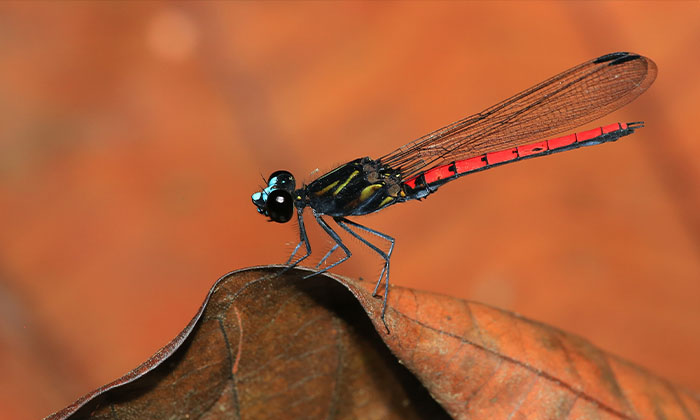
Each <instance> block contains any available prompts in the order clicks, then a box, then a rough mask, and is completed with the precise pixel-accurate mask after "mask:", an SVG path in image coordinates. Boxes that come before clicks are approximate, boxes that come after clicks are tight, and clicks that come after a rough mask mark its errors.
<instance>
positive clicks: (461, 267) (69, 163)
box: [0, 2, 700, 419]
mask: <svg viewBox="0 0 700 420" xmlns="http://www.w3.org/2000/svg"><path fill="white" fill-rule="evenodd" d="M698 22H700V3H697V2H682V3H670V2H658V3H653V2H645V3H638V2H613V3H606V2H593V3H588V2H581V3H578V2H557V3H554V2H535V3H521V2H500V3H479V2H467V3H449V2H448V3H423V2H414V3H399V2H390V3H342V2H333V3H313V2H312V3H275V2H269V3H225V2H217V3H180V2H178V3H168V2H166V3H160V2H148V3H133V2H125V3H117V2H95V3H88V2H72V3H48V2H47V3H2V4H1V5H0V56H1V59H0V62H1V63H2V65H0V211H1V214H2V217H0V224H1V225H0V372H2V374H0V389H1V392H0V409H1V410H2V412H3V415H2V417H3V418H8V419H10V418H12V419H32V418H40V417H43V416H45V415H48V414H49V413H51V412H52V411H55V410H58V409H60V408H62V407H63V406H65V405H67V404H68V403H70V402H72V401H73V400H74V399H76V398H77V397H79V396H80V395H82V394H84V393H86V392H88V391H90V390H91V389H93V388H96V387H98V386H99V385H102V384H104V383H107V382H109V381H111V380H113V379H115V378H117V377H118V376H120V375H122V374H123V373H125V372H127V371H129V370H130V369H132V368H134V367H135V366H137V365H138V364H139V363H141V362H142V361H144V360H146V359H147V358H148V357H149V356H150V355H151V354H152V353H154V352H155V351H156V350H157V349H158V348H159V347H161V346H162V345H164V344H166V343H167V342H168V341H169V340H170V339H171V338H173V337H174V336H175V335H176V334H177V333H178V332H179V331H180V330H181V329H182V328H183V327H184V326H185V324H186V323H187V322H188V321H189V320H190V318H191V317H192V316H193V315H194V313H195V311H196V310H197V308H198V307H199V305H200V304H201V302H202V299H203V298H204V296H205V295H206V293H207V292H208V290H209V288H210V286H211V285H212V284H213V283H214V281H215V280H216V279H217V278H218V277H219V276H221V275H223V274H225V273H226V272H228V271H231V270H234V269H240V268H244V267H249V266H254V265H263V264H272V263H281V262H284V261H285V260H286V258H287V256H288V254H289V252H290V251H291V249H292V248H293V246H294V245H295V244H296V240H297V238H298V237H297V233H296V230H295V225H294V224H292V223H290V224H287V225H279V224H275V223H268V222H267V221H266V220H265V218H264V217H262V216H260V215H258V214H257V212H256V211H255V209H254V207H253V205H252V204H251V202H250V195H251V194H252V193H253V192H255V191H257V190H258V189H259V187H260V186H261V185H262V183H263V180H262V176H264V177H267V176H268V175H269V174H270V173H271V172H272V171H274V170H277V169H288V170H290V171H291V172H292V173H294V174H295V175H296V176H297V179H298V180H299V182H301V181H306V182H309V181H310V180H312V179H313V178H314V176H315V175H313V174H312V172H313V171H314V170H316V169H318V170H320V171H321V173H322V172H325V171H327V170H330V169H332V168H333V167H334V166H335V165H338V164H341V163H344V162H346V161H349V160H351V159H354V158H356V157H361V156H366V155H369V156H371V157H378V156H380V155H381V154H384V153H386V152H389V151H391V150H393V149H394V148H396V147H397V146H399V145H401V144H403V143H406V142H408V141H410V140H412V139H414V138H416V137H419V136H421V135H423V134H425V133H427V132H429V131H432V130H434V129H436V128H439V127H441V126H443V125H445V124H447V123H450V122H452V121H454V120H457V119H459V118H461V117H464V116H466V115H469V114H472V113H475V112H478V111H481V110H482V109H483V108H486V107H487V106H490V105H492V104H494V103H496V102H497V101H500V100H502V99H504V98H506V97H507V96H510V95H512V94H515V93H517V92H518V91H520V90H523V89H525V88H527V87H529V86H531V85H533V84H535V83H537V82H540V81H542V80H544V79H545V78H548V77H550V76H552V75H554V74H556V73H558V72H560V71H563V70H565V69H567V68H569V67H572V66H574V65H576V64H579V63H581V62H583V61H586V60H588V59H591V58H594V57H596V56H599V55H602V54H605V53H609V52H613V51H621V50H622V51H633V52H637V53H640V54H643V55H647V56H649V57H651V58H652V59H653V60H655V61H656V63H657V65H658V67H659V75H658V78H657V81H656V83H655V84H654V85H653V86H652V87H651V89H650V90H649V91H648V92H647V93H646V94H644V95H642V96H641V97H640V98H639V99H638V100H637V101H635V102H634V103H632V104H630V105H629V106H627V107H625V108H624V109H623V110H620V111H618V112H616V113H614V114H613V115H611V116H609V117H606V118H605V119H603V120H600V121H597V122H595V123H592V124H589V125H588V126H586V127H582V129H585V128H592V127H596V126H600V125H605V124H609V123H613V122H617V121H622V122H627V121H638V120H643V121H645V122H646V124H647V126H646V128H644V129H642V130H639V131H638V132H637V133H635V134H634V135H633V136H631V137H626V138H624V139H623V140H621V141H619V142H617V143H615V144H612V145H605V146H600V147H593V148H586V149H582V150H579V151H575V152H570V153H563V154H558V155H555V156H552V157H548V158H543V159H533V160H529V161H526V162H522V163H518V164H514V165H507V166H505V167H503V168H499V169H494V170H492V171H488V172H484V173H479V174H474V175H472V176H468V177H465V178H463V179H461V180H460V181H458V182H454V183H451V184H450V185H448V186H445V187H443V188H442V189H441V190H440V193H438V194H435V195H433V196H431V197H430V198H429V199H428V200H425V201H423V202H421V203H418V202H412V203H408V204H404V205H401V206H395V207H391V208H390V209H388V210H385V211H382V212H380V213H377V214H375V215H371V216H366V217H363V218H361V219H359V220H358V221H359V222H361V223H363V224H366V225H368V226H370V227H373V228H375V229H377V230H379V231H382V232H386V233H388V234H390V235H392V236H395V237H396V238H397V246H396V249H395V253H394V257H393V259H392V271H391V274H392V281H393V283H394V284H396V285H401V286H407V287H413V288H420V289H424V290H431V291H435V292H440V293H444V294H450V295H454V296H458V297H461V298H465V299H471V300H476V301H481V302H485V303H489V304H492V305H495V306H498V307H501V308H504V309H508V310H511V311H516V312H518V313H520V314H522V315H524V316H526V317H529V318H533V319H536V320H539V321H542V322H545V323H548V324H551V325H554V326H556V327H559V328H562V329H565V330H568V331H571V332H574V333H576V334H579V335H581V336H584V337H586V338H588V339H590V340H591V341H592V342H593V343H595V344H596V345H598V346H600V347H601V348H603V349H606V350H608V351H611V352H613V353H615V354H618V355H620V356H623V357H625V358H627V359H628V360H630V361H632V362H635V363H638V364H641V365H642V366H645V367H647V368H648V369H650V370H651V371H653V372H655V373H657V374H659V375H661V376H663V377H665V378H668V379H669V380H671V381H672V382H675V383H678V384H680V385H683V386H685V387H688V388H689V389H691V390H694V391H700V357H698V355H700V258H699V251H700V188H699V186H700V185H699V182H698V181H699V180H700V166H699V165H698V159H699V158H700V142H699V141H698V139H697V137H698V135H697V131H698V128H697V117H698V109H699V108H700V99H699V98H700V78H699V76H698V69H699V68H700V54H698V47H697V46H698V44H699V43H700V26H699V25H698ZM313 225H315V223H313V221H312V220H311V219H310V218H309V219H307V226H309V227H310V228H311V236H312V245H313V246H314V250H315V256H316V257H317V258H318V257H320V256H321V255H323V251H325V250H327V249H328V248H329V246H330V242H329V240H328V239H326V238H325V237H323V236H321V235H320V233H319V231H318V229H317V228H316V227H314V226H313ZM347 242H348V243H349V244H350V246H351V249H352V250H353V251H354V256H353V258H352V259H351V260H350V261H348V262H347V263H345V264H343V265H342V266H341V267H338V269H337V270H335V272H337V273H340V274H345V275H349V276H353V277H363V278H367V279H375V278H376V276H378V275H379V272H380V269H381V262H380V260H379V258H377V257H376V255H374V254H373V253H371V252H370V251H367V250H365V249H363V248H362V247H361V246H360V244H359V242H357V241H354V240H352V239H348V240H347Z"/></svg>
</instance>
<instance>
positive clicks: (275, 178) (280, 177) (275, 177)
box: [267, 171, 296, 193]
mask: <svg viewBox="0 0 700 420" xmlns="http://www.w3.org/2000/svg"><path fill="white" fill-rule="evenodd" d="M267 186H268V187H274V188H275V189H277V190H287V191H289V192H290V193H291V192H293V191H294V188H296V181H295V180H294V175H292V174H291V173H290V172H288V171H275V172H273V173H272V175H270V177H269V178H268V179H267Z"/></svg>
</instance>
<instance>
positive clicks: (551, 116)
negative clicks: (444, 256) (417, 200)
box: [379, 52, 656, 179]
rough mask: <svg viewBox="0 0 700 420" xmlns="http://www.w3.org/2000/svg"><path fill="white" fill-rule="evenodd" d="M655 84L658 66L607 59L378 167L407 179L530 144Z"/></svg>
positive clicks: (428, 138)
mask: <svg viewBox="0 0 700 420" xmlns="http://www.w3.org/2000/svg"><path fill="white" fill-rule="evenodd" d="M655 78H656V64H654V62H653V61H651V60H650V59H648V58H646V57H643V56H640V55H637V54H634V53H627V52H618V53H612V54H607V55H604V56H601V57H598V58H596V59H594V60H590V61H587V62H585V63H583V64H580V65H578V66H576V67H574V68H572V69H569V70H567V71H565V72H563V73H561V74H559V75H557V76H554V77H552V78H550V79H548V80H545V81H544V82H542V83H540V84H538V85H535V86H533V87H531V88H530V89H527V90H525V91H523V92H520V93H519V94H517V95H515V96H513V97H511V98H509V99H506V100H505V101H503V102H500V103H498V104H496V105H494V106H492V107H490V108H487V109H486V110H484V111H482V112H480V113H478V114H475V115H472V116H469V117H466V118H464V119H461V120H459V121H456V122H454V123H452V124H450V125H448V126H446V127H443V128H441V129H439V130H436V131H434V132H432V133H430V134H426V135H425V136H423V137H421V138H419V139H417V140H415V141H412V142H411V143H408V144H406V145H405V146H402V147H400V148H398V149H396V150H394V151H393V152H391V153H389V154H387V155H385V156H382V157H381V158H379V161H380V162H381V163H382V164H385V165H388V166H391V167H392V168H394V169H398V170H400V171H401V175H402V177H403V178H404V179H406V178H409V177H411V176H413V175H415V174H416V173H418V172H420V171H421V170H423V169H425V168H427V167H433V166H437V165H442V164H445V163H449V162H451V161H454V160H461V159H467V158H470V157H474V156H479V155H482V154H484V153H488V152H493V151H497V150H502V149H507V148H511V147H516V146H519V145H523V144H527V143H530V142H532V141H535V140H539V139H542V138H545V137H550V136H553V135H554V134H558V133H562V132H564V131H569V130H571V129H572V128H575V127H578V126H580V125H582V124H585V123H587V122H590V121H593V120H595V119H597V118H600V117H602V116H604V115H606V114H609V113H611V112H613V111H614V110H616V109H618V108H620V107H622V106H623V105H625V104H627V103H629V102H631V101H632V100H634V99H635V98H636V97H637V96H639V95H640V94H641V93H642V92H644V91H645V90H646V89H647V88H648V87H649V86H650V85H651V84H652V83H653V81H654V79H655Z"/></svg>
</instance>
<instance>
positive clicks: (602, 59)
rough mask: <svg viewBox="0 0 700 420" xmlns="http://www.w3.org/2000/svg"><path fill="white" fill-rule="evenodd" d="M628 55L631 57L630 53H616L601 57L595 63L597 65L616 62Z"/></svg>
mask: <svg viewBox="0 0 700 420" xmlns="http://www.w3.org/2000/svg"><path fill="white" fill-rule="evenodd" d="M628 55H629V53H628V52H614V53H610V54H605V55H601V56H600V57H598V58H596V59H595V60H593V62H594V63H596V64H598V63H605V62H606V61H611V60H615V59H618V58H622V57H626V56H628Z"/></svg>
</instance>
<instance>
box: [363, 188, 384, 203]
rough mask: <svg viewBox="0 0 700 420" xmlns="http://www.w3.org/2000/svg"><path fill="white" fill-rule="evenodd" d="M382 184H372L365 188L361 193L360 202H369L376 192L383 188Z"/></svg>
mask: <svg viewBox="0 0 700 420" xmlns="http://www.w3.org/2000/svg"><path fill="white" fill-rule="evenodd" d="M382 187H383V185H382V184H372V185H369V186H367V187H365V188H364V189H363V190H362V192H361V193H360V202H362V201H365V200H367V199H368V198H370V197H371V196H372V194H374V192H375V191H377V190H378V189H380V188H382Z"/></svg>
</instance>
